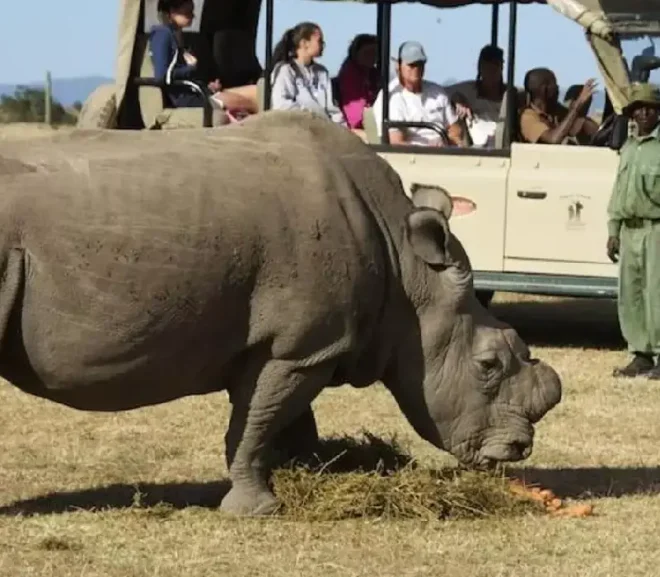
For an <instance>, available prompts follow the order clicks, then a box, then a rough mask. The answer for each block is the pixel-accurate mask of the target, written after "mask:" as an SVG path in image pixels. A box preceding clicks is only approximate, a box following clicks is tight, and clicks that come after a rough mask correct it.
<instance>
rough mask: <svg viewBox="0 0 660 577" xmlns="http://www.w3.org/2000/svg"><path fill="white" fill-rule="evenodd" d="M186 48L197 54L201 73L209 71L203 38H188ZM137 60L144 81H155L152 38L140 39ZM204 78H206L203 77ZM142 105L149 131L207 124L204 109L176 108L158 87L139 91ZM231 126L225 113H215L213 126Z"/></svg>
mask: <svg viewBox="0 0 660 577" xmlns="http://www.w3.org/2000/svg"><path fill="white" fill-rule="evenodd" d="M186 44H187V45H188V46H190V48H191V50H193V51H194V52H195V55H196V56H197V58H198V61H199V63H200V64H199V65H200V71H203V70H205V69H208V51H207V52H206V54H205V51H204V42H203V38H202V36H201V34H197V33H194V34H190V35H187V37H186ZM134 57H135V59H136V62H137V63H138V71H139V72H138V74H139V76H140V78H153V77H154V67H153V62H152V60H151V52H150V50H149V35H148V34H139V35H138V36H137V38H136V41H135V52H134ZM200 76H202V77H203V73H202V74H200ZM138 102H139V106H140V114H141V116H142V122H143V123H144V126H145V128H147V129H153V128H162V129H169V128H199V127H202V126H203V124H204V114H203V109H202V108H201V107H199V108H172V107H171V106H170V104H169V100H168V99H167V98H166V96H165V93H164V91H163V90H162V89H161V88H158V87H155V86H140V87H138ZM228 123H229V118H228V117H227V115H226V114H225V113H224V112H222V111H221V110H214V111H213V126H222V125H225V124H228Z"/></svg>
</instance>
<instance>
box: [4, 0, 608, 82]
mask: <svg viewBox="0 0 660 577" xmlns="http://www.w3.org/2000/svg"><path fill="white" fill-rule="evenodd" d="M12 11H13V12H14V18H13V22H14V23H15V26H6V27H5V28H4V30H3V32H2V35H0V47H1V48H2V54H4V55H5V56H4V57H3V64H2V67H1V68H0V83H26V82H31V81H35V80H41V79H42V78H43V75H44V73H45V71H46V70H47V69H50V71H51V73H52V74H53V76H54V77H57V78H65V77H76V76H89V75H102V76H113V75H114V54H115V48H116V37H117V21H118V11H119V9H118V2H117V1H116V0H66V2H53V1H52V0H21V1H20V2H14V3H13V5H12ZM275 13H276V17H275V26H274V27H275V35H276V37H279V36H281V34H282V32H283V31H284V30H285V29H286V28H287V27H289V26H292V25H294V24H295V23H296V22H298V21H300V20H312V21H315V22H318V23H319V24H320V25H321V26H322V28H323V29H324V33H325V36H326V41H327V47H326V53H325V54H324V57H323V59H322V62H323V63H324V64H325V65H326V66H327V67H328V68H329V69H330V71H331V72H332V73H334V72H336V70H337V68H338V66H339V64H340V63H341V60H342V59H343V57H344V55H345V53H346V50H347V47H348V44H349V42H350V39H351V38H352V37H353V36H354V35H355V34H357V33H359V32H375V29H376V8H375V6H365V5H358V4H343V3H334V2H330V3H322V2H315V1H313V0H275ZM508 14H509V10H508V7H507V6H503V7H502V9H501V15H500V38H499V43H500V46H502V47H503V48H505V49H506V46H507V37H508ZM393 22H394V24H393V35H392V49H393V51H394V50H395V49H396V47H397V46H398V44H399V43H400V42H402V41H403V40H407V39H417V40H420V41H421V42H422V43H423V44H424V45H425V47H426V50H427V54H428V55H429V64H428V66H427V76H428V77H429V78H430V79H433V80H436V81H438V82H442V81H443V80H445V79H448V78H455V79H459V80H462V79H465V78H472V77H473V76H474V74H475V62H476V58H477V55H478V52H479V49H480V48H481V46H482V45H483V44H485V43H487V42H488V41H489V39H490V8H489V7H487V6H472V7H466V8H459V9H445V10H439V9H434V8H429V7H426V6H420V5H415V4H409V3H403V4H400V5H396V6H394V7H393ZM28 31H29V32H28ZM263 32H264V18H263V11H262V19H261V22H260V35H259V39H258V49H259V55H260V58H262V56H261V55H263V47H264V34H263ZM535 66H547V67H549V68H552V69H553V70H555V72H556V73H557V75H558V78H559V82H560V84H561V85H563V86H567V85H568V84H572V83H576V82H583V81H584V80H585V79H587V78H588V77H590V76H597V75H598V73H597V68H596V64H595V61H594V58H593V56H592V54H591V51H590V49H589V47H588V46H587V43H586V41H585V40H584V36H583V32H582V30H581V28H580V27H579V26H578V25H577V24H575V23H573V22H571V21H569V20H567V19H565V18H564V17H562V16H561V15H560V14H558V13H556V12H555V11H554V10H553V9H552V8H550V7H547V6H521V7H519V9H518V44H517V59H516V80H517V83H520V82H521V80H522V77H523V75H524V73H525V71H526V70H527V69H529V68H532V67H535Z"/></svg>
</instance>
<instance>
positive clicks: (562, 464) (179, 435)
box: [0, 126, 660, 577]
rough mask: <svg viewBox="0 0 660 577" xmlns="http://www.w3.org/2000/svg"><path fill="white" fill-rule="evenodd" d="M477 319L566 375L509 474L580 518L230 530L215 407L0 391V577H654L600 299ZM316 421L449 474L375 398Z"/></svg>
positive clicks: (623, 388) (333, 398) (644, 466)
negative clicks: (591, 509) (101, 404)
mask: <svg viewBox="0 0 660 577" xmlns="http://www.w3.org/2000/svg"><path fill="white" fill-rule="evenodd" d="M45 132H47V130H43V128H40V127H38V126H29V127H27V128H26V127H23V129H21V128H20V127H10V128H5V129H1V130H0V139H2V138H25V137H33V136H37V135H38V134H42V133H45ZM493 311H494V312H495V314H497V315H498V316H500V317H501V318H503V319H505V320H507V321H509V322H510V323H511V324H513V325H514V326H515V327H516V328H518V330H519V331H520V333H521V335H522V336H523V338H525V339H526V340H527V342H528V343H529V344H530V345H531V347H532V349H533V352H534V353H535V354H536V355H537V356H540V357H542V358H543V359H546V360H547V361H549V362H550V363H551V364H552V365H553V366H554V367H555V368H556V369H557V370H558V371H559V372H560V374H561V376H562V377H563V381H564V398H563V401H562V403H561V404H560V405H559V406H558V407H557V408H555V409H554V410H553V411H552V412H551V413H550V414H549V415H548V416H547V417H546V418H545V419H544V420H543V421H542V422H541V423H540V424H539V426H538V427H537V436H536V446H535V450H534V453H533V455H532V456H531V457H530V459H528V461H526V462H525V463H524V464H521V465H519V466H518V467H510V468H509V469H510V470H509V472H511V473H515V474H518V475H521V476H524V477H525V478H526V479H527V480H529V481H534V482H538V483H540V484H541V485H543V486H544V487H549V488H551V489H553V490H554V491H555V492H556V493H557V494H558V495H559V496H561V497H564V498H568V499H579V500H585V501H586V502H589V503H592V504H594V505H595V515H594V516H592V517H587V518H585V519H555V518H550V517H547V516H542V515H537V514H531V513H526V514H522V515H518V516H515V517H501V516H487V517H485V518H479V519H473V520H451V521H429V520H410V519H408V520H400V519H396V518H395V519H388V520H382V519H377V518H357V519H352V520H344V521H335V522H307V521H292V520H288V519H286V518H273V519H269V520H235V519H231V518H228V517H225V516H223V515H222V514H221V513H220V512H219V511H218V510H217V505H218V504H219V502H220V499H221V498H222V495H223V494H224V492H225V491H226V490H227V481H226V471H225V468H224V453H223V450H224V443H223V436H224V431H225V427H226V424H227V421H228V402H227V398H226V395H224V394H218V395H214V396H208V397H204V398H189V399H184V400H181V401H177V402H174V403H170V404H167V405H162V406H159V407H152V408H148V409H142V410H138V411H134V412H131V413H124V414H116V415H99V414H86V413H81V412H77V411H75V410H72V409H67V408H64V407H61V406H57V405H55V404H53V403H49V402H46V401H42V400H39V399H35V398H32V397H29V396H27V395H25V394H23V393H21V392H19V391H17V390H16V389H14V388H13V387H11V386H9V385H8V384H5V383H2V384H1V385H0V407H1V409H0V431H2V447H3V451H2V456H1V459H2V461H1V463H0V488H1V489H2V493H1V496H0V576H5V575H7V576H19V575H20V576H25V577H28V576H37V575H38V576H53V575H57V576H64V575H67V576H68V575H72V576H74V575H75V576H86V577H92V576H111V577H115V576H116V577H127V576H136V577H147V576H154V577H155V576H159V577H181V576H186V577H187V576H200V577H201V576H209V577H210V576H213V577H216V576H222V575H227V576H231V577H247V576H253V575H254V576H262V575H267V576H271V575H272V576H274V577H284V576H287V577H290V576H298V575H314V574H318V575H323V576H326V575H327V576H337V577H349V576H351V577H352V576H364V577H371V576H374V575H378V576H379V577H413V576H422V575H423V576H426V575H429V576H431V575H432V576H438V575H451V576H452V577H462V576H474V577H478V576H483V577H504V576H507V577H508V576H512V577H513V576H515V577H541V576H550V575H553V576H554V575H567V576H571V577H606V576H617V577H618V576H623V575H626V576H637V575H639V576H649V575H657V574H658V573H659V570H658V566H659V565H660V552H659V551H658V548H657V546H656V544H657V539H658V532H659V531H660V498H658V497H657V496H656V493H657V492H658V488H659V487H660V450H659V449H658V440H659V439H660V419H659V418H658V415H659V414H660V385H658V384H652V383H649V382H646V381H643V380H641V381H637V382H632V381H629V382H617V381H615V380H614V379H612V378H611V377H610V374H611V369H612V367H613V366H614V365H616V364H618V363H623V362H625V361H626V353H625V352H624V351H623V343H622V342H621V339H620V336H619V332H618V327H617V321H616V312H615V309H614V304H613V303H612V302H608V301H589V300H557V299H541V298H537V297H534V298H530V297H520V296H516V295H506V296H505V295H498V296H497V297H496V300H495V303H494V304H493ZM315 410H316V414H317V419H318V422H319V429H320V433H321V435H322V436H326V437H328V436H333V435H353V436H359V435H360V434H361V432H362V431H363V430H365V429H366V430H368V431H369V432H371V433H373V434H375V435H379V436H381V437H384V438H387V437H391V436H392V435H393V434H395V435H396V436H397V439H398V441H399V443H400V444H402V445H403V447H404V448H405V449H406V450H407V451H408V452H409V453H410V454H412V455H413V456H414V457H415V459H417V460H418V461H419V462H420V464H422V465H423V466H424V467H428V468H430V469H441V468H444V467H451V466H453V465H454V464H455V462H454V460H453V459H452V458H451V457H450V456H448V455H446V454H443V453H441V452H439V451H437V450H436V449H434V448H433V447H431V446H429V445H428V444H427V443H425V442H424V441H422V440H421V439H419V437H418V436H417V435H416V434H415V433H414V432H413V431H412V429H411V428H410V426H409V425H408V424H407V422H406V421H405V420H404V418H403V417H402V415H401V414H400V413H399V411H398V409H397V407H396V405H395V403H394V402H393V400H392V399H391V397H390V396H389V395H388V393H387V392H386V391H385V390H384V389H382V388H381V387H378V386H374V387H372V388H370V389H367V390H362V391H356V390H352V389H350V388H348V387H344V388H341V389H337V390H333V391H327V392H325V393H323V394H322V395H321V396H320V397H319V398H318V400H317V401H316V403H315ZM365 498H366V497H365Z"/></svg>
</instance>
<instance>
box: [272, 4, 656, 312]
mask: <svg viewBox="0 0 660 577" xmlns="http://www.w3.org/2000/svg"><path fill="white" fill-rule="evenodd" d="M325 1H329V0H325ZM346 1H348V0H346ZM361 1H363V2H367V3H376V4H377V9H378V22H377V30H378V36H379V44H380V46H379V67H380V73H381V87H383V92H384V94H383V103H384V105H383V107H382V118H381V119H380V121H381V126H382V127H383V130H382V131H381V132H382V135H381V136H380V138H379V137H378V136H377V134H376V133H375V120H376V119H375V118H369V117H368V115H369V114H373V113H371V112H370V111H367V113H366V114H365V118H364V121H365V122H364V123H365V128H367V136H368V140H369V141H370V142H371V143H372V146H373V148H374V149H375V150H376V151H378V153H379V154H380V155H381V156H382V157H383V158H385V159H386V160H387V161H388V163H389V164H390V165H391V166H392V167H393V168H394V169H395V170H396V171H397V172H398V174H399V175H400V177H401V179H402V181H403V183H404V186H405V187H406V189H407V191H408V192H410V190H411V187H413V186H415V185H435V186H441V187H443V188H445V189H446V190H447V191H448V192H449V193H450V194H452V195H455V196H461V197H466V198H468V199H470V200H472V201H473V202H474V203H475V205H476V210H474V211H473V212H472V213H471V214H468V215H465V216H460V217H457V218H455V219H453V222H452V230H453V232H454V233H455V234H456V235H457V237H458V238H459V239H460V240H461V242H462V243H463V245H464V246H465V248H466V250H467V253H468V255H469V257H470V260H471V262H472V266H473V268H474V271H475V273H474V277H475V288H476V289H477V292H478V294H479V297H480V299H481V300H482V302H484V303H485V304H487V303H488V302H489V301H490V298H492V295H493V293H494V291H514V292H527V293H533V294H547V295H566V296H589V297H610V298H612V297H616V295H617V268H616V265H615V264H613V263H611V262H610V261H609V260H608V258H607V256H606V251H605V245H606V240H607V226H606V223H607V211H606V208H607V203H608V200H609V197H610V193H611V190H612V185H613V182H614V178H615V174H616V169H617V165H618V152H617V149H618V148H620V146H621V145H622V144H623V142H624V140H625V138H626V136H627V134H628V122H627V120H626V119H625V118H623V117H622V116H621V115H620V113H621V111H622V109H623V107H624V106H625V105H626V104H627V102H628V100H627V94H628V89H629V87H630V84H631V83H632V82H633V81H635V80H647V79H648V78H649V75H650V73H651V70H653V69H655V68H658V67H659V66H660V59H659V58H657V57H655V41H656V40H657V38H658V37H660V1H659V0H547V2H543V1H534V0H526V1H524V2H522V1H518V2H517V1H515V0H511V1H508V2H506V3H507V4H509V6H510V10H509V39H508V51H507V55H506V64H507V74H506V76H507V78H506V82H507V85H508V86H509V87H510V88H509V90H508V92H507V94H506V96H505V99H504V101H503V103H502V110H501V112H500V118H499V123H498V124H499V126H498V129H497V132H496V146H495V148H491V149H480V148H467V149H465V148H463V149H459V148H455V147H445V148H436V147H421V146H390V145H389V143H388V131H387V130H386V127H388V126H389V127H392V128H394V127H398V128H405V127H412V126H417V127H419V126H425V127H427V128H432V129H436V130H438V129H437V127H434V126H433V125H427V124H424V123H400V122H396V123H394V122H390V121H389V120H388V106H387V102H388V83H389V80H390V78H389V71H390V65H389V61H390V57H391V53H392V52H391V48H392V47H391V46H390V36H391V20H392V4H393V3H396V2H397V0H393V1H389V2H378V1H377V0H373V2H371V0H361ZM421 3H423V4H427V5H431V6H436V7H438V8H439V9H449V8H452V9H460V8H459V7H460V6H465V5H469V4H492V5H493V6H492V40H491V42H492V43H496V39H497V38H498V23H499V4H502V3H504V2H503V1H500V0H490V1H489V0H421ZM529 3H534V4H548V5H549V6H548V10H551V7H552V8H554V9H555V10H557V11H558V12H560V13H561V14H563V15H564V16H566V17H568V18H570V19H572V20H573V21H575V22H576V25H580V26H582V27H583V28H584V30H585V37H586V42H587V43H588V45H589V46H590V47H591V49H592V51H593V54H594V56H595V58H596V62H597V64H598V67H599V70H600V73H601V75H602V78H603V80H604V85H605V89H606V93H607V102H606V110H605V111H604V112H605V115H604V118H603V121H602V124H601V126H600V129H599V132H598V134H597V135H596V136H595V137H594V141H593V142H592V145H591V146H565V145H545V144H527V143H522V142H517V141H516V135H517V126H516V123H517V118H518V114H517V113H518V105H519V103H520V102H521V97H523V96H524V95H523V94H522V91H521V90H520V89H516V88H514V85H515V83H514V70H515V59H516V58H515V56H516V24H517V10H518V5H519V4H529ZM550 6H551V7H550ZM266 10H267V22H272V10H273V0H266ZM268 28H269V27H268V24H267V31H268ZM640 38H648V40H649V41H650V46H648V47H647V48H645V49H644V50H643V51H642V53H641V54H637V55H635V57H634V58H633V59H632V61H631V63H629V62H628V61H627V60H626V58H625V57H624V50H623V48H625V47H626V46H625V45H630V44H633V46H634V45H635V43H636V42H638V41H639V39H640ZM270 40H271V39H270V38H267V41H266V50H267V51H268V50H269V46H271V44H270ZM484 40H485V41H487V39H484ZM269 62H270V61H269V55H268V54H267V55H266V69H267V70H269V69H270V68H269ZM541 64H542V63H539V65H541ZM269 90H270V89H269V87H268V77H266V94H267V95H268V94H270V92H269ZM516 91H517V94H516ZM438 132H439V134H441V132H440V131H439V130H438Z"/></svg>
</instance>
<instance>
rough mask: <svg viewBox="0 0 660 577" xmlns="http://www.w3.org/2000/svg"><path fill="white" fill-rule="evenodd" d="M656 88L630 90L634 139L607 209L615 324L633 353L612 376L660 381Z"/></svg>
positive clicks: (659, 104) (659, 95) (624, 152)
mask: <svg viewBox="0 0 660 577" xmlns="http://www.w3.org/2000/svg"><path fill="white" fill-rule="evenodd" d="M659 111H660V89H659V88H658V87H657V86H653V85H651V84H634V85H633V86H632V87H631V98H630V104H629V106H627V107H626V109H624V114H626V115H628V116H630V117H631V118H632V120H634V121H635V123H636V124H637V128H638V130H637V134H636V135H633V136H630V137H629V138H628V140H627V141H626V143H625V144H624V146H623V147H622V148H621V157H620V159H619V168H618V172H617V176H616V183H615V185H614V189H613V191H612V197H611V199H610V202H609V206H608V215H609V222H608V235H609V238H608V240H607V255H608V257H609V258H610V259H611V260H612V262H617V260H619V258H618V257H619V256H620V261H621V263H620V270H619V299H618V311H619V323H620V325H621V332H622V333H623V337H624V338H625V340H626V342H627V343H628V349H629V350H630V352H631V353H632V354H633V359H632V361H631V362H630V363H629V364H628V365H627V366H625V367H620V368H616V369H615V370H614V376H616V377H636V376H641V375H644V376H646V377H648V378H652V379H660V360H659V361H657V362H654V357H656V356H658V355H660V123H659V116H658V114H659Z"/></svg>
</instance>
